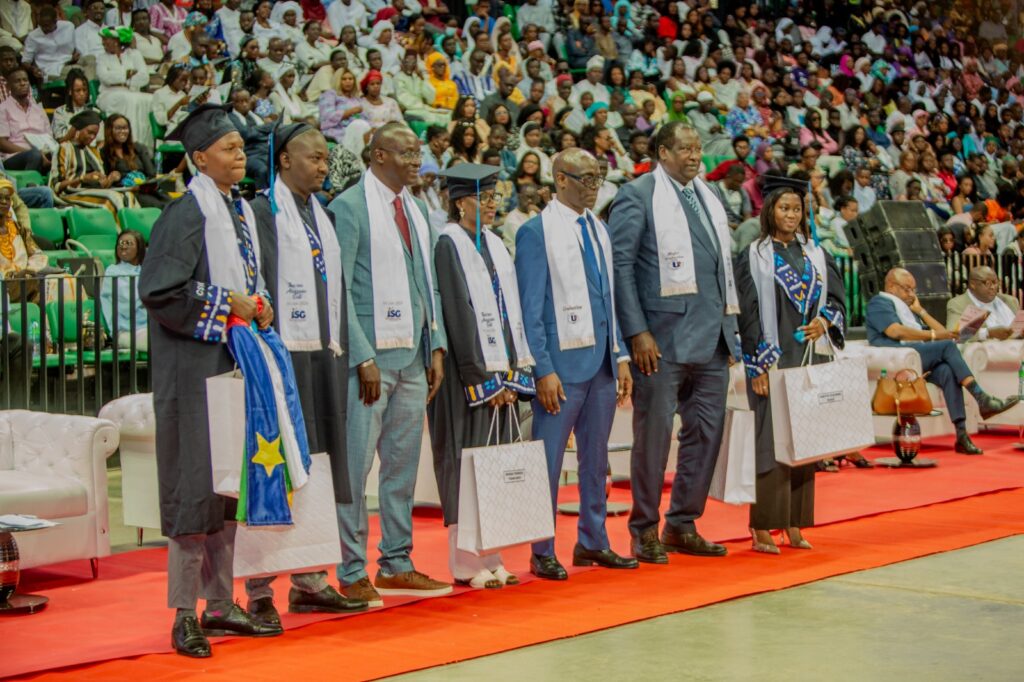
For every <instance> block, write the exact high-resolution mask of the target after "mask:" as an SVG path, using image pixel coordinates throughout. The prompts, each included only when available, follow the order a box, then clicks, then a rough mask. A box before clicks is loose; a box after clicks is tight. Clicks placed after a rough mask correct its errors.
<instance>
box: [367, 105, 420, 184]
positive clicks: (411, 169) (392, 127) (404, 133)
mask: <svg viewBox="0 0 1024 682" xmlns="http://www.w3.org/2000/svg"><path fill="white" fill-rule="evenodd" d="M422 159H423V157H422V155H421V152H420V138H418V137H416V134H415V133H413V132H412V130H411V129H410V128H409V126H407V125H406V124H405V123H404V122H401V121H392V122H390V123H385V124H384V125H382V126H381V127H380V128H378V129H377V132H376V133H374V135H373V138H372V139H371V140H370V168H371V170H372V171H373V173H374V175H376V176H377V178H378V179H379V180H380V181H381V182H383V183H384V184H385V185H387V186H388V187H389V188H390V189H391V191H393V192H400V191H401V190H402V188H403V187H406V186H409V185H412V184H414V183H415V182H416V181H417V180H418V178H419V169H420V162H421V161H422Z"/></svg>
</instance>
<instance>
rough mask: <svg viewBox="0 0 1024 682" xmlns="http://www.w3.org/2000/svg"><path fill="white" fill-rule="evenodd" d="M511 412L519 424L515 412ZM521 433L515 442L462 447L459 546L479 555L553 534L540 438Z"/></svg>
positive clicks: (545, 467)
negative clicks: (523, 435) (536, 438)
mask: <svg viewBox="0 0 1024 682" xmlns="http://www.w3.org/2000/svg"><path fill="white" fill-rule="evenodd" d="M509 412H510V413H511V414H512V415H513V417H512V421H513V422H514V423H516V424H517V425H518V415H516V414H515V412H514V411H513V410H511V409H510V410H509ZM496 421H497V419H496V417H495V420H494V422H492V427H493V426H494V424H495V423H496ZM492 431H493V428H492ZM519 437H520V440H519V442H516V443H506V444H503V445H488V446H486V447H482V448H466V449H464V450H463V451H462V468H461V470H460V479H459V531H458V548H459V549H461V550H463V551H466V552H471V553H473V554H477V555H481V554H488V553H491V552H495V551H498V550H501V549H503V548H505V547H511V546H513V545H521V544H525V543H529V542H538V541H540V540H547V539H548V538H551V537H554V535H555V519H554V515H553V513H552V507H551V486H550V483H549V482H548V465H547V457H546V456H545V455H544V443H543V442H541V441H523V440H522V436H521V434H520V436H519ZM491 440H492V439H491V438H490V437H488V442H490V441H491Z"/></svg>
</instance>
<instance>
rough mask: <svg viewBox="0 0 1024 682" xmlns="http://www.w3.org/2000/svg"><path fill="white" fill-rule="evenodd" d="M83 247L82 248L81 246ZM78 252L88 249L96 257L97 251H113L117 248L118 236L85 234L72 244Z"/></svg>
mask: <svg viewBox="0 0 1024 682" xmlns="http://www.w3.org/2000/svg"><path fill="white" fill-rule="evenodd" d="M79 245H81V246H79ZM70 246H72V247H73V248H74V249H75V250H76V251H81V250H82V249H88V251H89V252H90V253H92V254H93V255H95V253H96V252H97V251H113V250H114V249H115V248H117V235H116V234H83V235H82V236H80V237H79V238H78V239H75V240H74V243H72V244H70Z"/></svg>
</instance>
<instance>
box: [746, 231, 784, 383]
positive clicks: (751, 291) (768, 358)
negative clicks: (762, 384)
mask: <svg viewBox="0 0 1024 682" xmlns="http://www.w3.org/2000/svg"><path fill="white" fill-rule="evenodd" d="M736 290H737V293H738V294H739V301H740V316H739V329H740V346H741V348H742V350H743V365H744V367H745V368H746V371H747V376H748V377H756V376H760V375H761V374H765V373H767V372H768V370H769V369H771V367H772V365H774V364H775V363H776V362H778V359H779V358H780V357H781V356H782V349H781V348H779V347H778V346H771V345H769V344H768V343H767V342H766V341H765V340H764V335H763V334H762V332H761V309H760V306H759V304H758V299H757V288H756V287H755V286H754V278H753V276H752V275H751V273H750V250H749V249H744V250H743V251H741V252H740V255H739V256H738V257H737V259H736ZM772 295H773V296H774V295H775V291H774V288H773V290H772Z"/></svg>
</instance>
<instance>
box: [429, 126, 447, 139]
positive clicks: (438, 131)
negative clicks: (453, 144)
mask: <svg viewBox="0 0 1024 682" xmlns="http://www.w3.org/2000/svg"><path fill="white" fill-rule="evenodd" d="M447 132H448V129H447V128H445V127H444V126H430V127H429V128H427V142H431V141H433V140H434V139H436V138H438V137H441V136H442V135H444V134H445V133H447Z"/></svg>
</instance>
